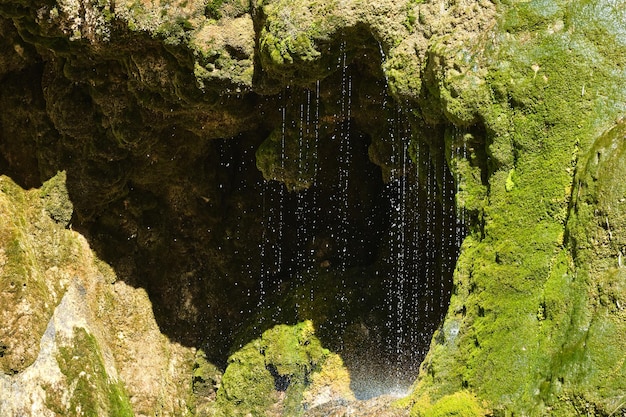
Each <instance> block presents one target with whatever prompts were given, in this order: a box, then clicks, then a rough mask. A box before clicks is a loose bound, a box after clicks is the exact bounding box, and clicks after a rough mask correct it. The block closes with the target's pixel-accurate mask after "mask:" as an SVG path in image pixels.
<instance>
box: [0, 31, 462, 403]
mask: <svg viewBox="0 0 626 417" xmlns="http://www.w3.org/2000/svg"><path fill="white" fill-rule="evenodd" d="M376 47H377V45H376V43H375V42H374V40H373V39H371V38H369V40H368V43H366V44H364V46H359V49H360V50H358V51H351V56H350V57H348V53H347V52H346V51H342V50H341V49H340V53H339V54H338V57H337V62H336V63H335V64H336V69H335V70H334V71H333V72H332V73H331V75H329V76H328V77H327V78H325V79H323V80H317V81H314V82H311V83H308V84H307V85H293V86H287V87H285V88H284V89H282V90H280V91H278V92H276V93H274V94H266V95H258V94H252V93H250V94H247V95H235V96H231V97H228V96H226V97H224V98H223V100H225V101H227V103H225V106H227V107H228V108H231V109H232V108H243V109H245V113H243V117H245V118H246V119H248V120H250V121H251V123H250V125H248V126H242V127H240V128H238V129H237V131H235V132H230V134H229V135H228V136H226V135H224V137H219V136H218V137H215V138H211V139H208V140H206V139H203V138H202V137H199V135H198V132H197V131H195V129H198V126H196V125H186V124H185V120H184V118H182V119H183V120H182V121H181V120H179V118H180V117H174V118H172V119H171V120H169V121H167V122H166V121H161V122H160V123H154V121H153V118H154V117H155V114H153V113H150V114H148V115H146V114H142V111H143V112H146V110H142V109H141V108H135V109H134V110H133V109H132V108H131V109H126V110H125V113H124V118H123V119H115V118H111V116H109V118H110V120H109V121H108V122H105V121H104V120H102V118H103V117H105V115H103V114H102V113H103V112H105V111H109V109H108V108H113V107H115V106H124V105H129V102H130V103H133V102H134V101H135V100H140V99H141V98H130V99H129V97H128V96H121V97H115V96H113V97H112V96H110V95H109V96H102V97H101V96H99V95H98V94H97V93H95V92H94V91H90V88H89V87H88V86H86V85H84V84H82V83H79V82H73V83H71V82H69V80H66V79H65V78H61V79H59V78H58V77H59V76H58V75H57V73H55V72H52V71H53V69H52V68H53V67H56V68H60V67H64V68H65V67H68V66H72V65H74V64H73V63H72V61H71V60H68V61H66V62H63V63H61V62H52V63H46V64H42V63H37V64H36V65H35V66H34V67H33V68H32V69H28V70H25V72H24V74H22V75H26V74H28V77H30V78H31V79H32V83H31V82H28V83H22V84H21V85H20V86H21V88H22V89H23V90H24V91H21V92H20V94H24V95H30V96H33V97H36V101H35V107H37V106H39V107H40V109H41V112H42V113H45V110H46V109H49V110H50V107H51V106H54V107H56V108H59V109H62V110H63V113H54V114H53V115H52V117H53V118H55V117H61V119H60V120H53V123H56V124H58V123H63V124H64V125H63V126H62V127H59V126H55V128H52V127H49V129H51V130H52V132H48V135H49V136H57V137H56V138H55V139H56V141H57V142H61V143H63V142H64V141H65V143H63V144H62V145H61V148H63V147H66V148H65V149H63V150H62V151H61V152H59V153H60V154H61V155H55V156H54V159H53V161H50V160H49V159H46V158H45V157H42V156H41V155H42V154H43V153H45V152H51V150H50V149H49V148H46V147H45V146H42V143H37V144H36V145H35V144H32V145H31V146H32V147H24V146H22V145H21V144H20V146H17V145H14V146H11V143H9V142H6V141H5V142H4V146H3V147H2V157H3V159H2V162H3V166H2V171H3V173H5V174H8V175H10V176H11V177H12V178H13V179H14V180H16V181H18V182H19V183H21V184H23V185H24V186H25V187H32V186H37V185H39V184H38V183H37V181H38V180H41V179H44V180H45V179H46V178H45V174H44V178H41V179H38V180H36V179H34V178H33V173H35V172H41V171H44V172H55V171H58V170H66V171H67V186H68V190H69V194H70V199H71V201H72V203H73V206H74V216H73V219H72V224H71V227H72V228H73V229H74V230H77V231H80V232H81V233H82V234H83V235H84V236H86V237H87V238H88V240H89V242H90V245H91V246H92V248H93V249H94V250H95V251H96V253H97V254H98V256H99V257H100V258H101V259H103V260H104V261H106V262H107V263H108V264H110V265H111V266H113V267H114V269H115V271H116V273H117V275H118V277H119V278H120V279H123V280H124V281H126V282H127V283H130V284H131V285H133V286H137V287H141V288H145V289H146V290H147V292H148V294H149V296H150V299H151V301H152V305H153V309H154V313H155V316H156V318H157V321H158V324H159V326H160V328H161V330H162V331H163V333H164V334H166V335H167V336H168V337H169V338H171V339H172V340H175V341H177V342H180V343H182V344H184V345H187V346H195V347H198V348H202V349H203V350H204V352H205V353H206V354H207V356H208V358H209V359H210V360H211V361H213V362H214V363H216V364H219V366H221V367H222V368H225V366H226V363H227V358H228V355H229V354H232V353H233V352H234V351H236V350H237V349H238V348H241V347H242V346H243V345H244V344H245V343H246V342H247V341H249V340H251V339H254V338H255V337H258V336H260V334H261V333H262V332H263V331H265V330H267V329H269V328H271V327H272V326H274V325H276V324H280V323H296V322H297V321H300V320H306V319H310V320H313V322H314V323H315V325H316V327H317V328H318V333H319V335H320V337H321V338H322V340H323V341H324V345H325V346H327V347H329V348H330V349H333V350H335V351H337V352H339V353H340V354H341V355H342V357H343V358H344V361H345V362H346V365H347V366H348V368H349V369H350V371H351V374H352V385H353V389H354V390H355V392H356V393H357V396H358V397H362V398H369V397H372V396H374V395H380V394H383V393H385V392H389V391H391V390H393V389H396V390H404V391H406V389H408V386H409V385H410V384H411V383H412V381H414V380H415V378H416V376H417V372H418V369H419V364H420V362H421V360H422V359H423V358H424V355H425V353H426V352H427V350H428V347H429V344H430V339H431V338H432V335H433V333H434V331H435V329H436V328H437V327H438V326H440V324H441V322H442V319H443V317H444V315H445V313H446V310H447V307H448V303H449V297H450V294H451V291H452V272H453V270H454V265H455V261H456V257H457V255H458V251H459V247H460V243H461V242H462V239H463V236H464V234H465V231H464V225H463V221H464V220H463V219H462V218H461V216H459V213H460V211H459V210H457V209H456V204H455V201H454V198H455V192H456V190H455V181H454V178H453V176H452V174H451V173H450V171H449V169H448V166H447V162H446V160H445V152H444V150H443V148H442V145H441V143H443V142H442V141H441V140H440V139H441V137H442V135H443V133H444V129H442V128H439V129H430V130H427V129H425V128H424V127H423V126H421V125H419V124H418V123H416V119H415V118H414V117H412V116H411V111H412V109H411V108H409V107H406V108H405V107H404V106H403V105H400V104H398V103H397V102H396V101H395V100H394V99H393V97H391V96H390V95H389V91H388V86H387V83H386V80H385V79H384V77H383V76H382V73H380V66H381V62H382V61H381V60H382V56H381V54H380V52H379V51H378V50H377V49H376ZM340 48H345V45H344V44H342V45H341V47H340ZM112 71H113V70H112ZM46 77H56V78H54V79H55V80H56V82H55V84H53V85H50V86H48V87H47V94H48V96H45V97H42V96H41V91H39V90H38V88H37V87H35V88H33V85H35V86H36V85H40V84H41V82H42V81H41V79H42V78H43V79H44V80H45V78H46ZM109 77H111V76H110V75H109ZM59 81H60V82H59ZM59 84H60V85H59ZM16 85H17V83H16ZM16 88H17V87H16ZM114 88H117V86H115V87H114ZM131 97H132V96H131ZM98 100H99V101H98ZM118 101H119V103H117V104H116V102H118ZM29 105H31V103H29ZM77 106H78V107H77ZM44 107H45V108H44ZM52 111H55V110H54V109H52ZM67 112H74V113H67ZM192 116H193V115H192ZM237 116H238V117H242V116H241V114H238V115H237ZM159 117H162V116H159ZM78 119H80V120H82V122H80V123H73V122H72V121H76V120H78ZM44 120H45V118H44ZM107 124H110V127H101V126H106V125H107ZM115 124H118V126H116V125H115ZM134 124H138V125H139V126H132V125H134ZM142 124H145V125H149V126H146V127H145V130H146V132H143V131H142V130H144V129H142V127H141V125H142ZM124 125H127V126H124ZM130 126H132V127H130ZM60 128H64V129H65V130H64V131H63V132H62V133H61V134H59V133H56V132H55V130H58V129H60ZM124 128H126V129H131V128H132V132H123V129H124ZM5 129H8V128H7V127H6V125H5ZM420 129H421V131H420ZM418 131H419V133H418ZM5 132H6V130H5ZM120 132H121V133H120ZM131 133H132V134H131ZM69 135H73V136H75V137H84V135H88V137H89V142H88V143H83V144H80V145H78V146H76V147H75V144H72V143H68V142H67V141H66V139H65V138H69ZM79 135H83V136H79ZM425 135H426V136H428V135H433V137H426V136H425ZM129 136H130V138H129ZM131 138H132V141H131ZM27 143H28V142H27ZM36 146H38V148H37V150H36V151H34V149H35V147H36ZM68 148H69V149H68ZM24 150H30V151H32V153H28V158H27V157H26V156H25V155H21V154H20V152H24ZM33 154H34V155H39V159H40V161H38V160H33V157H32V155H33ZM45 164H50V166H45ZM40 165H43V166H40Z"/></svg>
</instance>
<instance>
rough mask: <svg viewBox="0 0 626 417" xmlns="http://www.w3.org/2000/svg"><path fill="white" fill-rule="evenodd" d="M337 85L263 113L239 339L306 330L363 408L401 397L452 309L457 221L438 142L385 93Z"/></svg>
mask: <svg viewBox="0 0 626 417" xmlns="http://www.w3.org/2000/svg"><path fill="white" fill-rule="evenodd" d="M347 71H349V70H347ZM362 82H363V81H362ZM364 82H367V80H366V81H364ZM370 82H371V80H370ZM334 83H335V84H333V81H332V80H330V81H325V82H324V83H322V84H321V86H320V84H319V83H318V84H317V85H316V86H313V87H310V88H294V87H292V88H290V89H287V90H286V91H284V92H283V93H281V96H280V97H278V98H277V101H276V102H273V103H272V104H273V105H274V106H275V107H274V108H273V109H272V110H268V113H270V114H271V112H274V116H275V121H274V124H275V126H274V128H273V129H272V130H271V132H270V133H269V134H268V139H266V140H265V142H263V143H262V144H261V145H260V146H259V147H258V148H257V151H256V165H257V166H258V168H259V169H260V170H261V171H262V172H263V175H264V177H265V181H260V182H259V183H258V185H257V187H259V189H260V195H261V198H260V200H261V206H260V209H259V212H260V213H261V223H262V230H261V236H260V237H259V238H260V240H259V256H260V260H261V263H260V265H259V275H258V278H259V281H258V288H257V291H258V298H257V300H256V305H255V306H253V310H254V313H253V314H252V316H251V317H252V321H251V322H250V323H249V327H248V328H250V327H251V328H257V330H264V329H267V328H270V327H271V325H273V324H276V323H285V322H287V323H295V322H297V321H299V320H305V319H310V320H312V321H313V323H315V325H316V327H317V334H318V335H319V336H320V337H321V338H322V341H323V343H324V345H325V346H327V347H329V348H331V349H332V350H334V351H336V352H338V353H339V354H340V355H341V356H342V358H343V359H344V361H345V364H346V366H347V367H348V369H349V371H350V374H351V379H352V388H353V390H354V392H355V394H356V395H357V397H358V398H362V399H366V398H370V397H373V396H376V395H381V394H386V393H398V394H400V393H402V392H406V390H407V389H408V388H409V386H410V384H411V383H412V382H414V380H415V378H416V376H417V373H418V368H419V365H420V363H421V362H422V360H423V358H424V356H425V354H426V352H427V351H428V348H429V345H430V341H431V338H432V335H433V333H434V331H435V330H436V328H437V327H438V326H439V325H440V324H441V321H442V319H443V317H444V316H445V313H446V311H447V308H448V304H449V301H450V295H451V291H452V274H453V270H454V267H455V264H456V259H457V255H458V251H459V247H460V244H461V242H462V240H463V238H464V236H465V227H464V219H463V215H462V214H460V213H458V212H457V210H456V207H455V193H456V190H455V180H454V178H453V176H452V175H451V173H450V172H449V170H448V168H447V164H446V162H445V159H444V158H445V152H444V151H443V146H444V145H443V143H444V140H443V132H442V131H441V132H440V131H436V130H433V131H432V132H430V134H431V135H433V137H430V138H429V141H428V142H427V141H424V140H423V138H421V139H420V135H418V134H416V133H415V132H414V130H415V127H414V126H413V125H412V123H411V122H410V120H409V118H408V117H407V116H406V114H405V113H404V110H402V109H400V108H399V107H398V106H397V105H396V104H395V103H393V102H392V100H391V99H390V98H389V97H388V96H387V95H386V92H385V90H384V87H385V86H384V85H382V86H381V85H380V84H379V88H380V90H379V91H378V92H377V95H374V94H372V91H371V90H370V91H369V93H370V94H361V95H360V96H359V97H355V96H352V95H351V94H352V92H351V90H352V89H356V90H358V89H359V88H360V87H361V86H360V85H359V84H358V81H356V80H352V79H351V78H350V74H349V73H346V72H344V73H343V74H341V75H340V77H338V79H337V80H335V81H334ZM337 87H339V88H337ZM381 87H382V88H381ZM326 89H328V90H331V89H337V91H341V92H342V94H341V95H340V97H339V99H337V97H336V96H333V95H332V94H330V93H328V92H327V91H325V90H326ZM325 93H326V94H325ZM324 97H328V98H327V99H325V98H324ZM364 97H366V98H364ZM326 100H335V102H334V103H333V104H334V107H333V104H329V103H328V102H326ZM376 106H380V107H379V108H378V112H376V110H374V109H375V108H376ZM423 133H424V132H422V134H423ZM438 139H440V140H438ZM374 162H375V163H374Z"/></svg>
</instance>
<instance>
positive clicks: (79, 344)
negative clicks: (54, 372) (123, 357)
mask: <svg viewBox="0 0 626 417" xmlns="http://www.w3.org/2000/svg"><path fill="white" fill-rule="evenodd" d="M57 362H58V364H59V369H60V370H61V372H62V373H63V375H65V377H66V378H67V386H69V387H71V393H70V397H69V404H68V407H67V410H65V413H64V415H67V416H93V417H97V416H101V415H111V416H120V417H126V416H133V415H134V414H133V411H132V408H131V406H130V401H129V398H128V394H127V393H126V391H125V389H124V386H123V385H122V383H121V382H119V381H115V380H112V379H111V378H110V377H109V376H108V375H107V372H106V368H105V365H104V360H103V358H102V353H101V351H100V346H99V345H98V342H97V340H96V339H95V337H94V336H93V335H92V334H90V333H88V332H87V331H86V330H85V329H84V328H75V329H74V337H73V339H72V340H71V341H70V344H69V345H68V346H64V345H63V342H61V347H60V348H59V353H58V355H57ZM50 394H51V392H50V391H48V395H50ZM57 395H60V393H59V394H57ZM49 401H50V400H49Z"/></svg>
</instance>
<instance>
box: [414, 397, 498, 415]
mask: <svg viewBox="0 0 626 417" xmlns="http://www.w3.org/2000/svg"><path fill="white" fill-rule="evenodd" d="M411 415H412V416H419V417H452V416H458V417H482V416H485V415H488V411H487V410H485V409H483V407H481V405H480V403H479V401H478V399H477V398H476V396H475V395H473V394H472V393H470V392H467V391H459V392H456V393H454V394H451V395H446V396H445V397H443V398H441V399H440V400H439V401H437V402H435V403H434V404H432V405H429V404H426V405H423V404H420V405H419V406H417V407H414V408H413V409H412V410H411Z"/></svg>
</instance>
